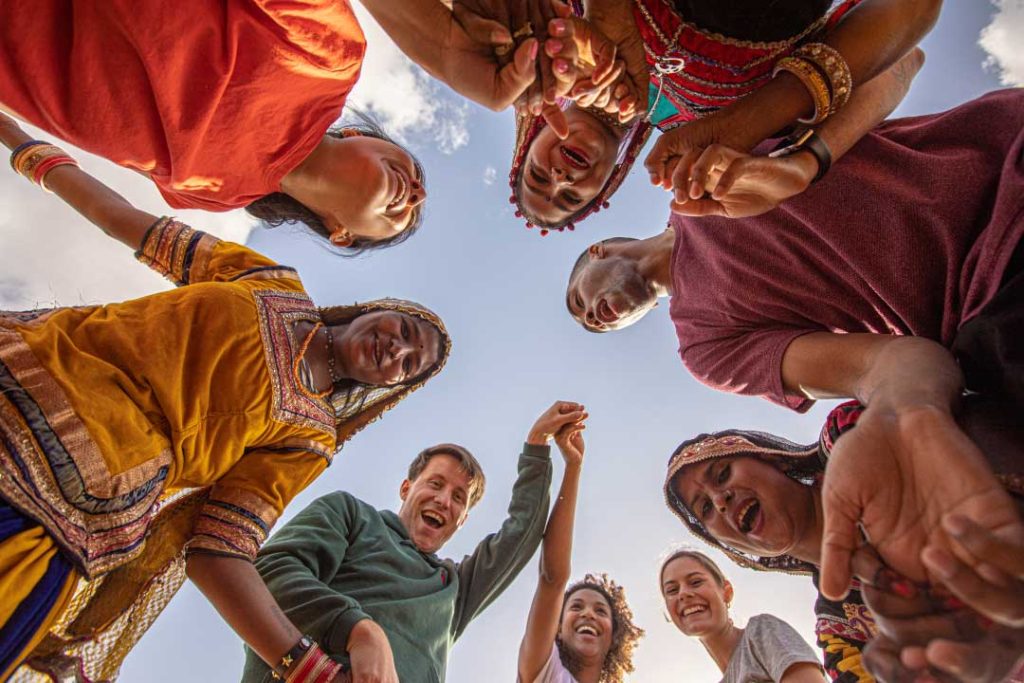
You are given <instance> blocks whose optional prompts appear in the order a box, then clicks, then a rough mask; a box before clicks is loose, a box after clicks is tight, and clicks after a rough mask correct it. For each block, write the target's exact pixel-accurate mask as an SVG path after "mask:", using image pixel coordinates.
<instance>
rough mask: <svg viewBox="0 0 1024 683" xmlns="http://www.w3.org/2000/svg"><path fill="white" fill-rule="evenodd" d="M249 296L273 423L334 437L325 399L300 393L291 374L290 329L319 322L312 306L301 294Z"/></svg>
mask: <svg viewBox="0 0 1024 683" xmlns="http://www.w3.org/2000/svg"><path fill="white" fill-rule="evenodd" d="M252 296H253V299H254V301H255V302H256V311H257V313H258V315H259V323H260V337H261V338H262V339H263V351H264V354H265V357H266V361H267V369H268V370H269V372H270V382H271V384H272V385H273V392H272V393H273V413H272V414H273V417H274V419H275V420H278V421H280V422H284V423H287V424H296V425H300V426H302V427H309V428H312V429H316V430H317V431H320V432H324V433H325V434H329V435H331V437H332V438H333V437H335V435H336V433H337V432H336V428H335V425H334V422H335V418H334V409H333V408H332V407H331V405H330V403H328V402H327V401H326V400H325V399H315V398H311V397H309V396H306V395H305V394H304V393H303V392H301V391H300V390H299V387H298V386H297V385H296V383H295V377H294V376H293V371H292V366H293V365H294V359H295V354H297V353H298V348H297V346H298V345H297V343H296V341H295V339H294V338H293V337H292V334H291V325H292V323H294V322H297V321H300V320H319V319H320V313H319V312H318V311H317V308H316V306H314V305H313V302H312V301H310V300H309V297H308V296H306V294H305V292H285V291H280V290H274V289H261V290H253V292H252ZM319 450H322V447H321V448H320V449H318V452H319Z"/></svg>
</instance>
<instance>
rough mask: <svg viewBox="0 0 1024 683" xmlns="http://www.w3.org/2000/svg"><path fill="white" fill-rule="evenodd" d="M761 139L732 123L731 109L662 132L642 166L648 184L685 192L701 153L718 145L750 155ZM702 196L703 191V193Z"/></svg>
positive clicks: (733, 120)
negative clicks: (648, 175) (647, 176)
mask: <svg viewBox="0 0 1024 683" xmlns="http://www.w3.org/2000/svg"><path fill="white" fill-rule="evenodd" d="M761 140H762V138H761V137H760V136H759V135H757V134H752V133H751V131H750V130H749V127H747V126H745V125H742V124H741V123H740V122H739V121H738V120H735V119H734V118H733V116H732V114H731V109H730V108H728V107H727V108H725V109H721V110H719V111H717V112H714V113H713V114H708V115H707V116H705V117H703V118H700V119H697V120H696V121H690V122H689V123H685V124H683V125H681V126H679V127H677V128H673V129H672V130H669V131H666V132H664V133H662V134H661V135H660V136H659V137H658V139H657V141H656V142H655V143H654V147H653V148H652V149H651V151H650V153H649V154H648V155H647V159H646V160H645V161H644V166H645V167H646V168H647V172H648V173H649V174H650V177H651V184H653V185H659V186H661V187H662V188H664V189H666V190H682V191H684V192H686V191H688V188H690V186H691V182H690V169H691V168H692V167H693V165H694V164H695V163H696V162H697V160H698V159H699V158H700V156H701V155H702V154H703V153H704V150H705V149H707V148H708V147H710V146H711V145H721V146H723V147H728V148H730V149H732V150H735V151H737V152H742V153H745V152H749V151H750V150H751V149H753V148H754V146H755V145H757V144H758V143H759V142H761ZM702 194H703V192H702Z"/></svg>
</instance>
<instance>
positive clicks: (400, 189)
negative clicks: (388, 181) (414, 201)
mask: <svg viewBox="0 0 1024 683" xmlns="http://www.w3.org/2000/svg"><path fill="white" fill-rule="evenodd" d="M391 172H392V173H393V174H394V176H395V185H396V188H395V194H394V196H393V197H392V199H391V202H390V203H389V204H388V206H387V210H388V211H393V210H395V209H397V208H398V207H399V206H402V205H403V204H404V203H405V199H406V197H407V196H408V195H409V181H408V180H407V179H406V177H405V173H403V172H402V170H401V169H399V168H395V167H394V166H392V167H391Z"/></svg>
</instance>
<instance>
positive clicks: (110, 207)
mask: <svg viewBox="0 0 1024 683" xmlns="http://www.w3.org/2000/svg"><path fill="white" fill-rule="evenodd" d="M31 139H32V138H31V137H29V135H28V134H27V133H26V132H25V131H23V130H22V129H21V127H20V126H19V125H18V124H17V122H15V121H14V119H12V118H10V117H9V116H6V115H4V114H0V142H2V143H3V144H4V145H6V146H7V148H8V149H14V148H15V147H17V146H18V145H20V144H22V143H23V142H28V141H29V140H31ZM46 186H47V187H48V188H50V190H52V191H53V193H54V194H56V195H57V196H58V197H60V198H61V199H63V200H64V202H65V203H67V204H68V205H69V206H70V207H71V208H73V209H74V210H75V211H77V212H78V213H80V214H81V215H82V216H83V217H84V218H86V219H87V220H88V221H89V222H90V223H92V224H93V225H95V226H96V227H98V228H100V229H101V230H103V232H105V233H107V234H108V235H110V236H111V237H113V238H114V239H116V240H118V241H119V242H122V243H124V244H126V245H127V246H129V247H131V248H132V249H133V250H137V249H138V248H139V247H140V246H142V238H143V237H144V236H145V234H146V230H148V229H149V226H151V225H152V224H153V223H154V221H156V220H157V216H154V215H153V214H150V213H146V212H145V211H140V210H139V209H136V208H135V207H134V206H132V205H131V204H130V203H128V200H127V199H125V198H124V197H122V196H121V195H119V194H118V193H116V192H114V191H113V190H111V189H110V188H109V187H107V186H106V185H104V184H103V183H101V182H100V181H98V180H96V179H95V178H93V177H92V176H91V175H89V174H88V173H86V172H85V171H83V170H81V169H79V168H76V167H74V166H58V167H57V168H55V169H53V170H52V171H50V172H49V173H47V174H46Z"/></svg>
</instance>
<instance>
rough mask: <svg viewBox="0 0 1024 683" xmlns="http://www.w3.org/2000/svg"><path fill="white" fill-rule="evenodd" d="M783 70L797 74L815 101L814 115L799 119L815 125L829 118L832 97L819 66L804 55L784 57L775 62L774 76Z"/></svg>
mask: <svg viewBox="0 0 1024 683" xmlns="http://www.w3.org/2000/svg"><path fill="white" fill-rule="evenodd" d="M781 71H786V72H788V73H791V74H793V75H794V76H796V77H797V78H798V79H799V80H800V82H801V83H803V86H804V87H805V88H807V92H808V93H809V94H810V96H811V100H813V101H814V116H813V117H811V118H809V119H808V118H803V119H797V121H799V122H800V123H804V124H807V125H809V126H813V125H816V124H818V123H821V122H822V121H824V120H825V119H826V118H828V115H829V113H830V112H831V109H832V97H831V96H830V95H829V89H828V84H827V83H826V82H825V78H824V77H823V76H822V75H821V74H820V73H818V68H817V67H816V66H814V64H813V63H811V62H810V61H808V60H807V59H805V58H803V57H783V58H782V59H780V60H779V61H778V62H776V63H775V69H774V70H773V71H772V78H775V77H776V76H777V75H778V74H779V72H781Z"/></svg>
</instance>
